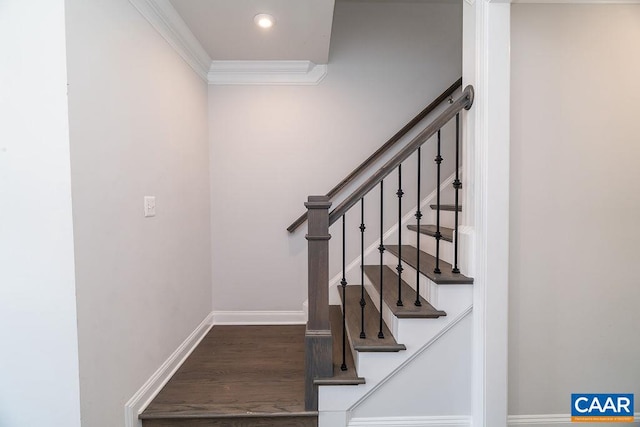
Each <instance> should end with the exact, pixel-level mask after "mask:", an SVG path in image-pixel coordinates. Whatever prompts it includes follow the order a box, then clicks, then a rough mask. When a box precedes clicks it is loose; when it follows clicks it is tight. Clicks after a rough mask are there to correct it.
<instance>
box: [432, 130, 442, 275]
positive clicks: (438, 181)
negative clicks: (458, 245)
mask: <svg viewBox="0 0 640 427" xmlns="http://www.w3.org/2000/svg"><path fill="white" fill-rule="evenodd" d="M440 154H441V152H440V129H438V155H437V156H436V158H435V160H434V161H435V162H436V164H437V165H438V167H437V168H436V171H437V172H436V177H437V179H436V185H437V186H436V206H437V209H436V234H435V236H434V237H435V238H436V268H434V269H433V272H434V273H436V274H440V273H442V272H441V271H440V239H441V238H442V234H440V164H441V163H442V156H441V155H440Z"/></svg>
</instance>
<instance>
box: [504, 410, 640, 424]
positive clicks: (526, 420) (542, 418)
mask: <svg viewBox="0 0 640 427" xmlns="http://www.w3.org/2000/svg"><path fill="white" fill-rule="evenodd" d="M634 418H635V421H640V412H636V413H635V414H634ZM508 422H509V427H511V426H539V425H550V424H551V425H562V424H567V425H568V424H572V422H571V414H542V415H509V418H508Z"/></svg>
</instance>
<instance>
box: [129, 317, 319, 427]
mask: <svg viewBox="0 0 640 427" xmlns="http://www.w3.org/2000/svg"><path fill="white" fill-rule="evenodd" d="M304 332H305V326H304V325H286V326H215V327H213V328H212V329H211V331H209V333H208V334H207V336H206V337H205V338H204V339H203V340H202V342H201V343H200V345H198V347H197V348H196V349H195V350H194V352H193V353H192V354H191V355H190V356H189V358H188V359H187V360H186V361H185V363H184V364H183V365H182V366H181V367H180V369H178V371H177V372H176V373H175V375H174V376H173V377H172V378H171V380H170V381H169V382H168V383H167V385H166V386H165V387H164V388H163V389H162V390H161V391H160V393H159V394H158V396H156V398H155V399H154V400H153V401H152V402H151V404H150V405H149V406H148V407H147V408H146V409H145V410H144V412H143V413H142V414H141V415H140V418H141V419H142V420H143V426H144V427H169V426H175V427H217V426H228V427H240V426H256V427H270V426H282V427H303V426H304V427H306V426H317V413H316V412H307V411H305V410H304Z"/></svg>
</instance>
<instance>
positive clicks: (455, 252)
mask: <svg viewBox="0 0 640 427" xmlns="http://www.w3.org/2000/svg"><path fill="white" fill-rule="evenodd" d="M459 169H460V113H458V114H456V179H455V180H454V181H453V188H455V190H456V202H455V209H454V212H455V213H454V215H455V225H454V227H455V230H454V236H453V239H454V240H453V269H452V270H451V272H452V273H456V274H457V273H460V269H459V268H458V209H459V199H458V192H459V191H460V189H461V188H462V182H460V177H459Z"/></svg>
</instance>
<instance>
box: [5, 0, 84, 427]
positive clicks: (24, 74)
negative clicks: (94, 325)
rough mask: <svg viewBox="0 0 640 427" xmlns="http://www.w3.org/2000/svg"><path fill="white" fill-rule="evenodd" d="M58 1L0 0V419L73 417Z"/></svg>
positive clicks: (75, 420) (72, 424)
mask: <svg viewBox="0 0 640 427" xmlns="http://www.w3.org/2000/svg"><path fill="white" fill-rule="evenodd" d="M64 26H65V16H64V2H63V1H62V0H37V1H30V2H25V1H21V0H3V1H0V52H2V60H1V61H2V65H0V342H1V343H2V344H1V346H2V351H0V426H3V427H14V426H37V425H40V426H45V425H46V426H69V427H79V426H80V396H79V388H78V381H79V373H78V346H77V341H76V339H77V338H76V337H77V328H76V301H75V280H74V271H73V268H74V261H73V229H72V217H71V182H70V172H69V128H68V115H67V95H66V82H67V76H66V63H65V58H66V55H65V32H64V31H65V30H64Z"/></svg>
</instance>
